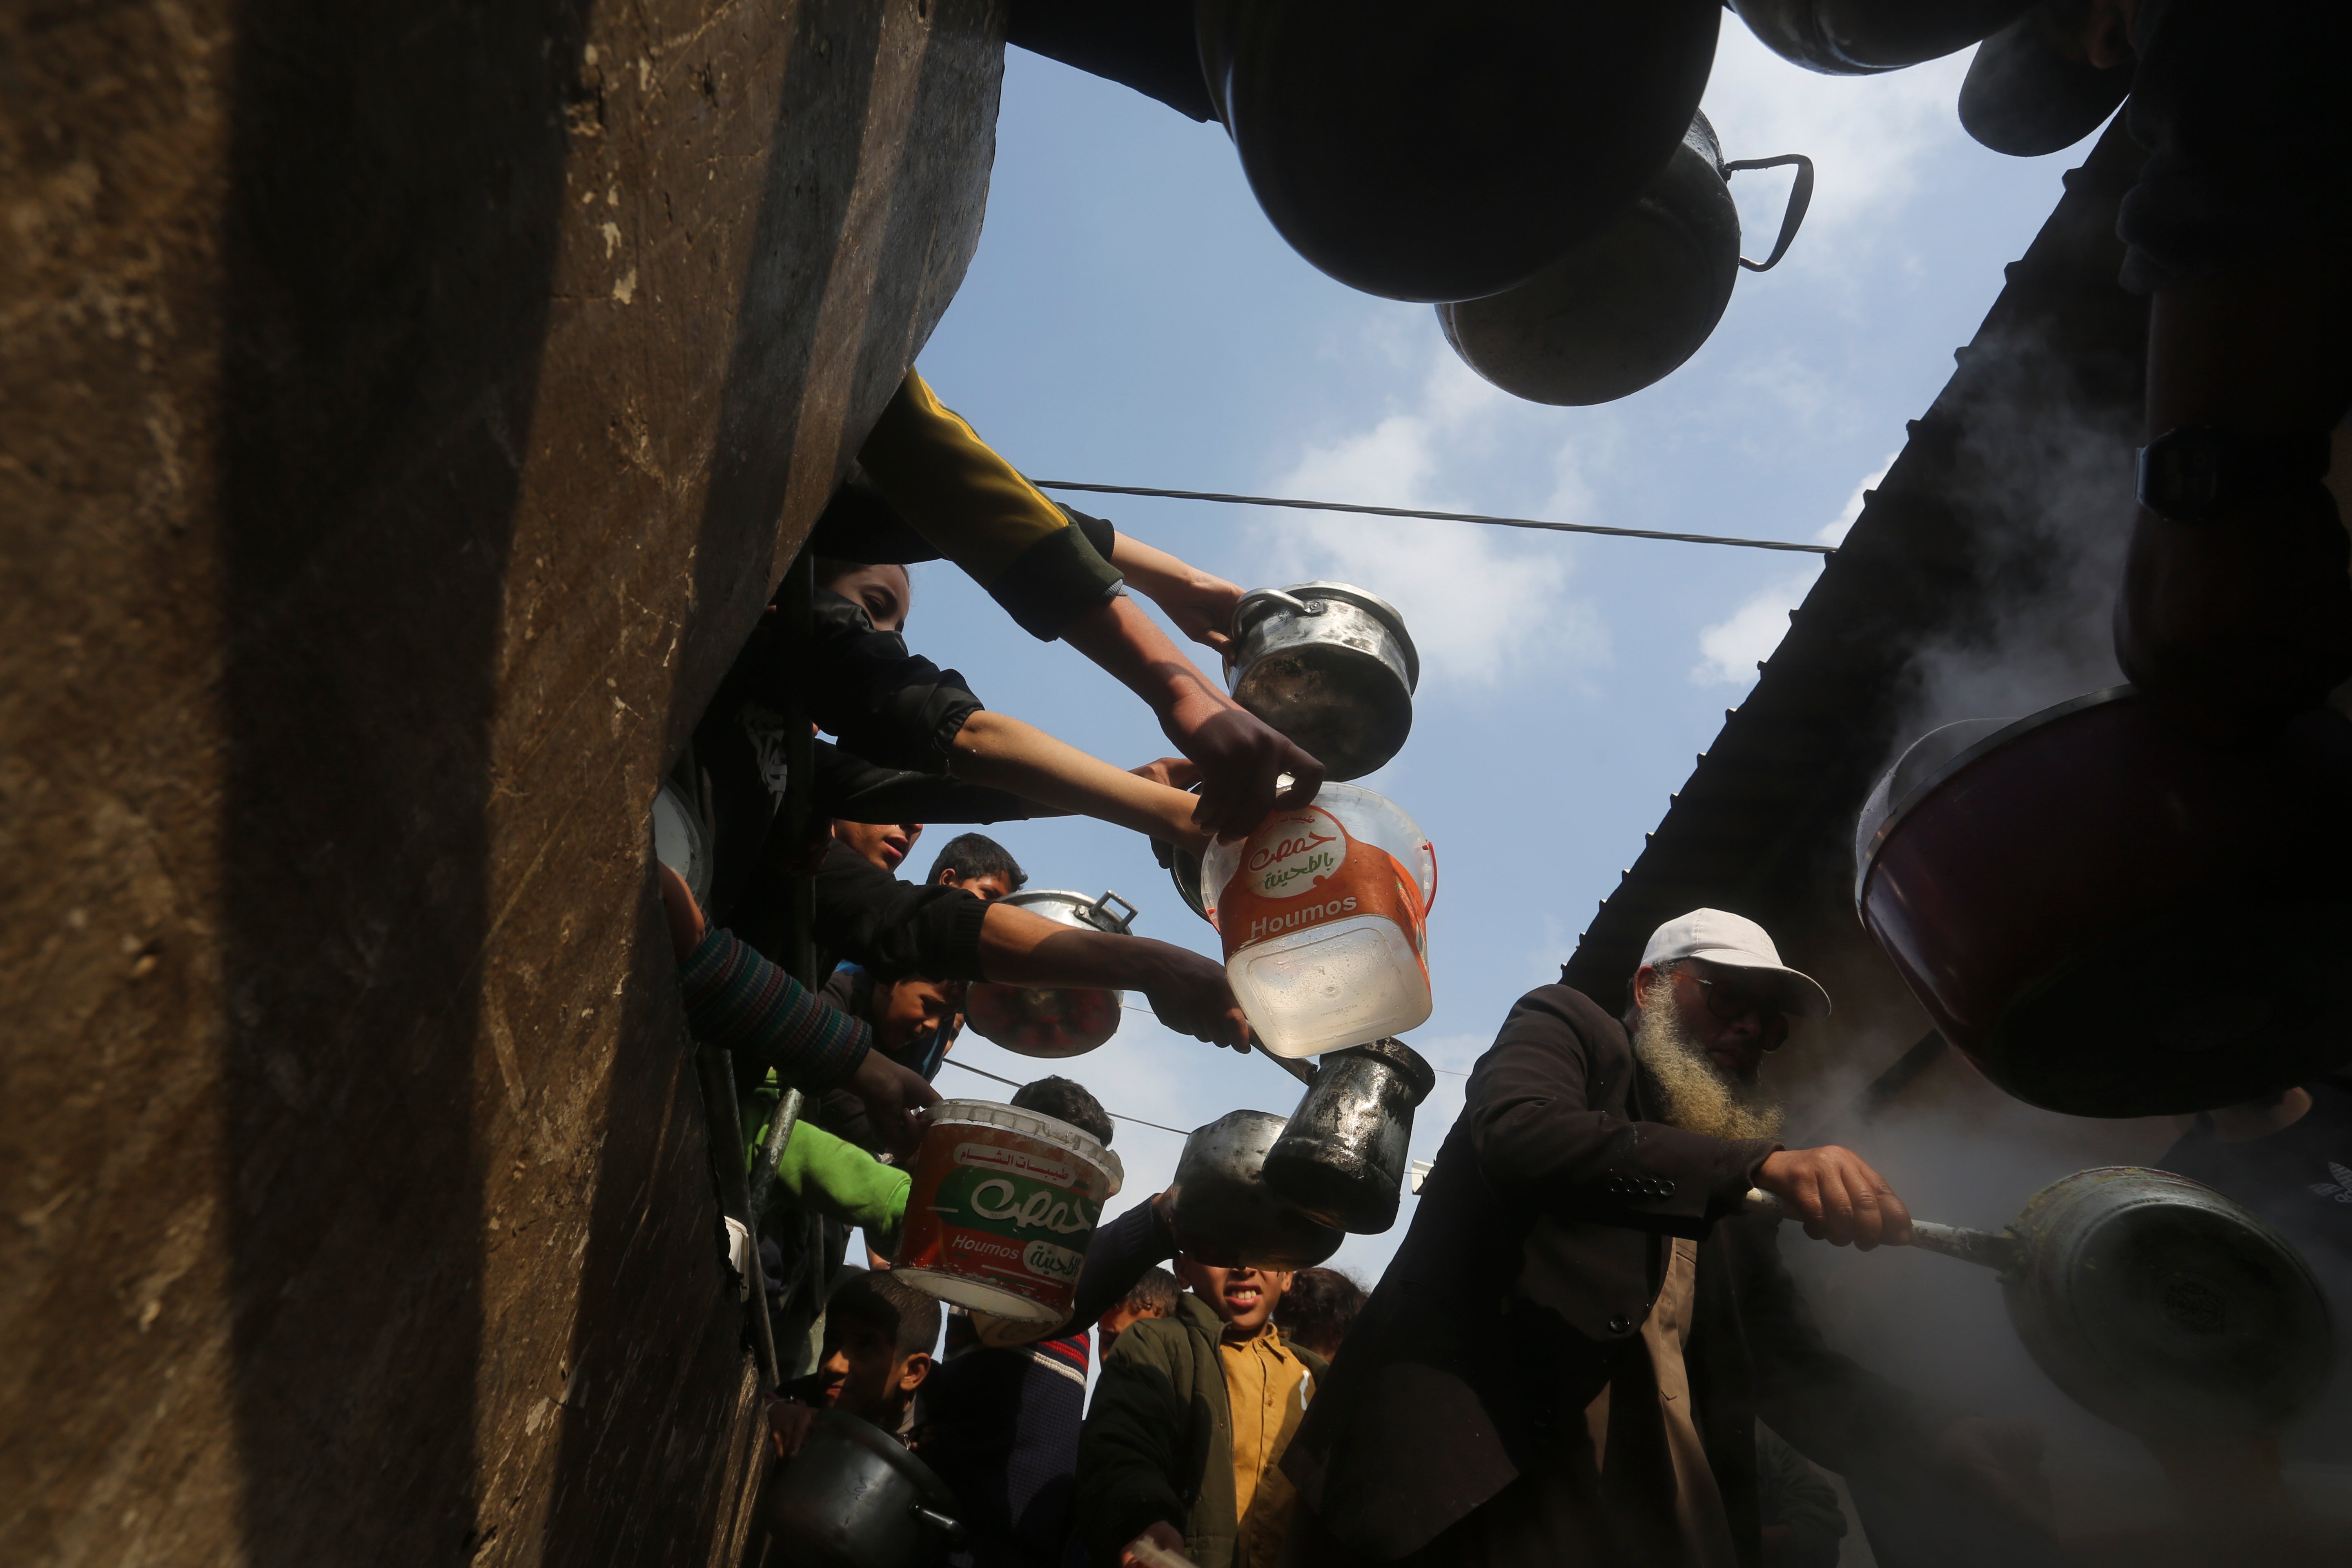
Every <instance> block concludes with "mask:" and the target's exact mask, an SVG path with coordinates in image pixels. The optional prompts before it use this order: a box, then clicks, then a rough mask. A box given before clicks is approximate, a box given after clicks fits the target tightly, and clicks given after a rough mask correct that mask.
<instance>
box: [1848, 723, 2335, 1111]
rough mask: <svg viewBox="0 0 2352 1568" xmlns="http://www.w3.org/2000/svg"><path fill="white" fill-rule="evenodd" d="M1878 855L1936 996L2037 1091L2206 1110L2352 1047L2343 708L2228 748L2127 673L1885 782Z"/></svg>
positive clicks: (1876, 924)
mask: <svg viewBox="0 0 2352 1568" xmlns="http://www.w3.org/2000/svg"><path fill="white" fill-rule="evenodd" d="M1988 731H1990V732H1988ZM1855 858H1856V870H1857V875H1856V879H1855V887H1854V902H1855V905H1856V907H1857V909H1858V910H1860V912H1861V915H1862V921H1863V923H1864V925H1865V926H1867V927H1868V928H1869V929H1870V931H1871V934H1872V935H1874V936H1875V937H1876V938H1877V939H1878V942H1879V945H1880V946H1881V947H1882V948H1883V949H1884V950H1885V952H1886V955H1887V957H1888V958H1889V959H1890V960H1891V961H1893V963H1894V964H1895V969H1896V971H1897V972H1898V973H1901V975H1902V976H1903V979H1904V982H1905V983H1906V984H1907V985H1909V987H1910V988H1911V992H1912V994H1913V995H1915V996H1916V997H1917V998H1918V1000H1919V1003H1920V1005H1922V1006H1924V1007H1925V1008H1926V1009H1927V1013H1928V1015H1929V1016H1931V1017H1933V1018H1934V1019H1935V1021H1936V1025H1937V1027H1938V1028H1939V1029H1941V1030H1942V1031H1943V1033H1944V1036H1945V1037H1946V1038H1947V1039H1948V1040H1949V1041H1951V1043H1952V1044H1953V1045H1954V1046H1956V1047H1958V1048H1959V1049H1960V1050H1961V1051H1963V1052H1964V1053H1966V1054H1967V1056H1968V1057H1969V1059H1970V1060H1971V1061H1973V1062H1975V1063H1976V1065H1977V1066H1978V1067H1979V1068H1982V1069H1983V1070H1984V1073H1985V1075H1986V1076H1987V1077H1988V1078H1990V1079H1992V1081H1993V1082H1994V1083H1996V1084H1998V1085H1999V1086H2000V1088H2002V1089H2005V1090H2007V1091H2008V1092H2009V1093H2011V1094H2012V1095H2015V1096H2016V1097H2017V1098H2018V1099H2020V1100H2025V1101H2027V1102H2029V1103H2031V1104H2034V1105H2039V1106H2043V1107H2046V1108H2047V1109H2049V1110H2059V1111H2064V1112H2066V1113H2068V1114H2070V1115H2075V1116H2154V1115H2163V1114H2168V1113H2177V1112H2181V1111H2191V1110H2206V1109H2209V1108H2210V1107H2213V1106H2217V1105H2226V1104H2231V1103H2234V1102H2236V1101H2239V1100H2250V1099H2252V1098H2255V1097H2257V1096H2260V1095H2264V1094H2271V1093H2274V1092H2276V1091H2278V1090H2280V1089H2287V1088H2290V1087H2292V1086H2294V1085H2295V1084H2298V1083H2303V1082H2306V1081H2308V1080H2309V1079H2313V1078H2315V1077H2317V1076H2319V1075H2320V1074H2322V1073H2325V1072H2327V1071H2329V1070H2331V1069H2332V1068H2337V1067H2340V1066H2342V1065H2344V1064H2345V1063H2346V1062H2347V1060H2352V723H2347V721H2345V720H2344V719H2343V718H2342V717H2341V716H2340V715H2337V714H2336V713H2333V712H2329V711H2326V710H2320V711H2315V712H2313V713H2309V714H2306V715H2305V716H2304V717H2302V718H2301V719H2299V720H2297V721H2294V723H2293V724H2291V725H2289V726H2288V727H2287V728H2286V729H2285V730H2284V731H2281V732H2280V733H2278V734H2277V735H2275V736H2273V737H2271V738H2269V739H2267V740H2265V741H2263V742H2260V743H2259V744H2254V745H2249V746H2243V747H2226V748H2224V747H2213V746H2209V745H2205V744H2203V743H2201V742H2197V741H2194V740H2191V739H2189V738H2188V737H2187V736H2185V735H2183V734H2181V733H2180V732H2179V731H2176V730H2174V729H2172V728H2171V727H2170V726H2168V725H2167V724H2166V723H2165V722H2164V721H2162V720H2161V719H2159V718H2158V716H2157V714H2156V712H2155V711H2154V710H2153V708H2152V707H2151V705H2150V704H2149V703H2147V701H2146V700H2143V699H2141V698H2140V697H2139V695H2138V694H2137V692H2136V691H2135V690H2134V689H2132V688H2130V687H2128V686H2123V687H2116V688H2114V689H2110V690H2106V691H2100V692H2094V693H2092V694H2091V695H2089V696H2087V697H2079V698H2075V699H2074V700H2072V701H2068V702H2063V703H2060V704H2059V705H2058V706H2056V707H2054V708H2050V709H2046V710H2043V711H2042V712H2040V713H2036V714H2033V715H2032V716H2031V717H2030V718H2026V719H2021V720H2019V721H2016V722H2015V723H2012V724H2007V725H2001V724H1998V723H1996V722H1990V721H1977V722H1975V723H1973V724H1970V725H1955V726H1947V728H1946V729H1944V730H1941V731H1936V732H1934V733H1932V734H1930V735H1928V736H1927V737H1926V738H1925V739H1923V740H1921V741H1920V742H1918V743H1917V744H1916V746H1915V747H1914V748H1913V749H1912V752H1910V753H1908V754H1907V755H1906V758H1905V759H1904V761H1902V762H1900V763H1897V764H1896V765H1895V768H1894V770H1893V771H1891V772H1890V773H1888V774H1887V776H1886V778H1885V779H1884V780H1882V781H1881V782H1880V784H1879V786H1878V788H1877V790H1876V791H1875V792H1874V794H1873V795H1872V797H1871V800H1870V802H1869V804H1868V805H1866V806H1865V807H1864V813H1863V817H1862V822H1861V825H1860V830H1859V833H1858V835H1857V838H1856V844H1855Z"/></svg>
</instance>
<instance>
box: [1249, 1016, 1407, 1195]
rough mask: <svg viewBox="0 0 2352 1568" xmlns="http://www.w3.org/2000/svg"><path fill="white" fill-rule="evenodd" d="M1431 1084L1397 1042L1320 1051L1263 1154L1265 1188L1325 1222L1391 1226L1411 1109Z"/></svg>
mask: <svg viewBox="0 0 2352 1568" xmlns="http://www.w3.org/2000/svg"><path fill="white" fill-rule="evenodd" d="M1436 1087H1437V1074H1436V1073H1435V1072H1434V1071H1433V1070H1432V1069H1431V1068H1430V1065H1429V1064H1428V1063H1427V1062H1426V1061H1423V1059H1422V1058H1421V1053H1420V1052H1418V1051H1416V1050H1414V1049H1413V1048H1412V1047H1410V1046H1408V1045H1406V1044H1405V1043H1404V1042H1403V1041H1402V1040H1392V1039H1379V1040H1374V1041H1373V1042H1372V1043H1371V1044H1370V1045H1368V1046H1354V1047H1349V1048H1348V1049H1347V1050H1344V1051H1328V1052H1326V1053H1325V1054H1324V1055H1323V1057H1322V1058H1321V1060H1320V1064H1319V1066H1318V1069H1317V1071H1316V1074H1315V1081H1314V1082H1313V1083H1311V1084H1309V1085H1308V1086H1307V1094H1306V1097H1305V1098H1304V1099H1302V1100H1299V1102H1298V1109H1297V1110H1294V1111H1292V1112H1291V1113H1290V1121H1289V1123H1288V1124H1287V1125H1286V1127H1285V1129H1284V1130H1283V1133H1282V1136H1281V1137H1280V1138H1277V1139H1276V1140H1275V1143H1274V1147H1273V1149H1272V1150H1270V1151H1269V1152H1267V1154H1266V1157H1265V1183H1266V1185H1267V1186H1269V1187H1271V1188H1273V1189H1274V1191H1275V1193H1276V1194H1277V1195H1279V1196H1281V1197H1282V1198H1285V1199H1286V1200H1287V1201H1289V1202H1290V1203H1292V1204H1294V1205H1297V1207H1298V1208H1299V1209H1300V1210H1302V1211H1303V1212H1305V1213H1306V1214H1307V1215H1311V1216H1313V1217H1314V1218H1316V1219H1318V1220H1321V1221H1322V1222H1323V1223H1324V1224H1326V1225H1335V1226H1339V1228H1340V1229H1342V1230H1346V1231H1352V1232H1353V1233H1355V1234H1356V1235H1358V1236H1378V1235H1380V1234H1381V1232H1382V1231H1385V1230H1387V1229H1388V1228H1389V1227H1390V1226H1392V1225H1394V1224H1396V1216H1397V1205H1398V1203H1399V1202H1400V1201H1401V1199H1402V1194H1403V1191H1404V1178H1405V1168H1406V1166H1407V1165H1408V1164H1410V1163H1411V1148H1412V1111H1413V1107H1415V1106H1417V1105H1419V1104H1420V1103H1421V1102H1422V1101H1423V1100H1426V1099H1428V1098H1429V1091H1430V1090H1431V1089H1434V1088H1436Z"/></svg>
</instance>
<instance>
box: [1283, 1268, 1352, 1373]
mask: <svg viewBox="0 0 2352 1568" xmlns="http://www.w3.org/2000/svg"><path fill="white" fill-rule="evenodd" d="M1364 1300H1365V1297H1364V1288H1363V1287H1362V1286H1361V1285H1359V1284H1357V1283H1356V1282H1355V1281H1354V1280H1353V1279H1349V1278H1348V1277H1347V1276H1346V1275H1345V1274H1342V1273H1340V1272H1339V1270H1338V1269H1336V1268H1302V1269H1300V1270H1299V1271H1298V1272H1297V1274H1295V1275H1293V1276H1292V1277H1291V1280H1290V1289H1287V1290H1286V1291H1284V1292H1283V1296H1282V1304H1281V1305H1280V1306H1278V1307H1276V1309H1275V1310H1274V1321H1276V1322H1277V1323H1280V1324H1281V1325H1282V1331H1283V1332H1284V1333H1286V1334H1288V1335H1289V1336H1290V1337H1291V1338H1292V1339H1293V1340H1295V1341H1297V1342H1298V1343H1300V1344H1302V1345H1305V1346H1306V1347H1307V1349H1308V1350H1311V1351H1313V1352H1315V1353H1316V1354H1317V1355H1319V1356H1321V1357H1322V1358H1323V1359H1324V1360H1325V1361H1332V1360H1336V1359H1337V1358H1338V1356H1339V1342H1340V1341H1342V1340H1344V1339H1346V1338H1347V1337H1348V1330H1349V1326H1350V1325H1351V1324H1353V1323H1354V1322H1355V1321H1356V1314H1357V1313H1359V1312H1360V1311H1362V1310H1364Z"/></svg>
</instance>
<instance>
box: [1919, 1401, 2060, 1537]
mask: <svg viewBox="0 0 2352 1568" xmlns="http://www.w3.org/2000/svg"><path fill="white" fill-rule="evenodd" d="M1936 1464H1937V1468H1940V1469H1942V1470H1943V1471H1944V1473H1945V1474H1947V1475H1948V1476H1949V1477H1951V1478H1952V1479H1953V1480H1954V1481H1955V1482H1957V1483H1958V1485H1959V1486H1960V1487H1962V1488H1963V1489H1966V1490H1967V1491H1968V1492H1969V1495H1970V1496H1972V1497H1974V1498H1976V1499H1977V1500H1979V1501H1980V1502H1982V1503H1983V1504H1985V1506H1986V1507H1988V1508H1990V1509H1991V1510H1994V1511H1995V1512H1997V1513H2000V1514H2003V1515H2006V1516H2007V1517H2009V1518H2010V1519H2012V1520H2014V1521H2017V1522H2018V1523H2020V1524H2021V1525H2023V1526H2025V1527H2026V1528H2027V1529H2029V1530H2031V1531H2034V1532H2035V1533H2037V1534H2040V1535H2045V1536H2046V1535H2050V1534H2052V1533H2053V1531H2055V1530H2056V1528H2057V1511H2056V1510H2055V1508H2054V1506H2053V1503H2052V1501H2051V1496H2050V1480H2049V1478H2048V1477H2046V1476H2044V1475H2043V1474H2042V1429H2041V1428H2040V1427H2038V1426H2035V1425H2034V1424H2033V1423H2032V1422H2031V1421H2019V1420H2007V1421H1995V1420H1992V1419H1990V1418H1989V1417H1986V1416H1982V1415H1969V1416H1964V1417H1962V1418H1961V1419H1959V1420H1958V1421H1955V1422H1953V1423H1952V1424H1951V1426H1948V1427H1946V1428H1945V1429H1944V1434H1943V1436H1940V1437H1938V1438H1937V1440H1936Z"/></svg>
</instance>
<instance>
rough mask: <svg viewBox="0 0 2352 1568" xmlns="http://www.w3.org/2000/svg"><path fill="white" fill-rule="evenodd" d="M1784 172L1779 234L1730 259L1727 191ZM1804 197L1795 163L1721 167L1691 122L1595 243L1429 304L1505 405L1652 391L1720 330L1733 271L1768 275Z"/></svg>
mask: <svg viewBox="0 0 2352 1568" xmlns="http://www.w3.org/2000/svg"><path fill="white" fill-rule="evenodd" d="M1787 163H1793V164H1795V165H1796V167H1797V179H1796V184H1794V185H1792V186H1791V187H1790V191H1789V205H1788V210H1787V212H1786V214H1785V215H1784V216H1782V218H1781V220H1780V239H1779V241H1778V242H1777V243H1775V244H1774V246H1773V247H1772V253H1771V254H1770V255H1769V257H1767V258H1765V259H1763V260H1762V261H1750V260H1748V259H1747V258H1745V257H1743V256H1741V255H1740V254H1739V208H1738V205H1735V204H1734V203H1733V201H1732V199H1731V189H1730V187H1729V186H1728V185H1727V184H1726V183H1725V182H1726V181H1727V180H1728V179H1729V178H1730V177H1731V176H1732V174H1735V173H1737V172H1738V171H1739V170H1742V169H1769V168H1774V167H1777V166H1779V165H1781V164H1787ZM1812 199H1813V161H1812V160H1811V159H1810V158H1808V157H1806V156H1804V155H1803V154H1802V153H1787V154H1784V155H1782V156H1780V157H1776V158H1749V159H1740V160H1738V161H1736V162H1733V163H1726V162H1724V158H1723V149H1722V148H1721V146H1720V145H1719V144H1718V143H1717V141H1716V137H1715V127H1714V126H1712V125H1710V124H1709V123H1707V118H1706V115H1704V114H1694V115H1693V116H1692V117H1691V122H1690V129H1689V131H1687V132H1685V134H1684V136H1683V142H1682V145H1681V146H1679V147H1677V148H1675V152H1674V155H1673V156H1672V157H1670V158H1668V159H1667V160H1666V166H1665V167H1664V168H1663V169H1661V170H1659V171H1658V173H1657V174H1654V175H1653V176H1652V177H1651V180H1650V183H1649V184H1648V186H1647V187H1645V188H1644V189H1643V192H1642V195H1641V199H1639V200H1638V201H1636V202H1634V203H1633V205H1632V206H1631V207H1629V208H1628V209H1627V210H1626V211H1624V212H1623V213H1621V214H1620V215H1618V216H1617V218H1616V219H1615V221H1614V222H1612V223H1611V224H1610V226H1608V227H1607V228H1606V229H1604V230H1602V231H1601V233H1600V234H1598V235H1596V236H1594V237H1592V238H1591V239H1589V240H1587V241H1585V242H1584V243H1583V244H1582V245H1580V246H1578V247H1576V248H1575V249H1573V250H1571V251H1570V252H1569V253H1568V254H1567V255H1566V256H1564V257H1562V258H1560V259H1559V260H1558V261H1556V262H1554V263H1552V265H1551V266H1549V267H1548V268H1545V269H1544V270H1543V271H1541V272H1539V273H1538V274H1536V276H1535V277H1533V278H1531V279H1528V281H1526V282H1525V283H1522V284H1520V285H1519V286H1518V287H1517V288H1515V289H1505V290H1504V291H1503V292H1501V293H1499V294H1492V295H1489V296H1487V297H1486V298H1485V299H1483V300H1461V301H1459V302H1457V303H1454V304H1446V305H1440V306H1438V307H1437V321H1438V324H1439V326H1441V327H1442V328H1443V329H1444V332H1445V341H1446V342H1448V343H1450V344H1452V345H1453V348H1454V353H1457V354H1459V355H1461V356H1462V362H1463V363H1465V364H1467V365H1468V366H1469V367H1470V368H1471V369H1472V370H1475V371H1476V372H1477V373H1478V374H1480V375H1483V376H1485V377H1486V379H1487V380H1488V381H1491V382H1493V383H1494V384H1496V386H1499V387H1501V388H1502V389H1503V390H1504V391H1505V392H1507V393H1509V394H1511V395H1513V396H1515V397H1524V398H1527V399H1528V400H1529V401H1530V402H1534V403H1549V404H1554V405H1562V406H1583V405H1591V404H1595V403H1607V402H1610V401H1612V399H1615V398H1620V397H1624V396H1627V395H1630V394H1633V393H1636V392H1639V391H1641V390H1642V388H1643V387H1645V386H1648V385H1650V384H1653V383H1654V382H1658V381H1662V380H1664V378H1665V377H1666V376H1668V375H1669V374H1673V373H1674V371H1675V370H1676V369H1677V368H1679V367H1680V366H1681V364H1682V363H1683V362H1684V361H1685V360H1687V359H1689V358H1690V356H1691V355H1693V354H1695V353H1697V352H1698V350H1699V345H1700V344H1702V343H1704V342H1706V340H1707V337H1708V335H1709V334H1710V333H1712V332H1713V331H1715V327H1716V323H1717V322H1718V321H1721V320H1723V311H1724V308H1725V307H1726V306H1727V305H1729V304H1730V303H1731V289H1732V285H1733V284H1734V283H1735V282H1737V281H1738V278H1739V269H1740V268H1743V267H1745V268H1748V270H1749V271H1751V272H1765V271H1769V270H1770V269H1771V268H1773V267H1775V266H1777V265H1779V263H1780V258H1781V257H1782V256H1783V255H1785V254H1786V253H1787V251H1788V248H1789V242H1790V240H1792V239H1794V238H1795V237H1796V234H1797V226H1798V225H1800V224H1801V223H1802V222H1804V218H1805V209H1806V208H1807V207H1808V206H1809V205H1811V202H1812Z"/></svg>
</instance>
